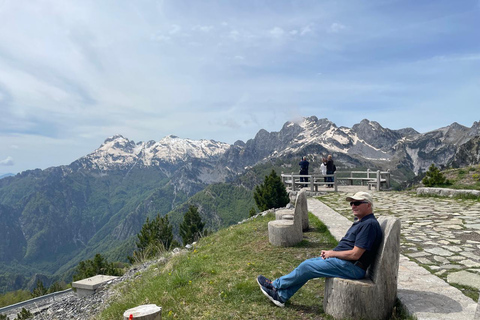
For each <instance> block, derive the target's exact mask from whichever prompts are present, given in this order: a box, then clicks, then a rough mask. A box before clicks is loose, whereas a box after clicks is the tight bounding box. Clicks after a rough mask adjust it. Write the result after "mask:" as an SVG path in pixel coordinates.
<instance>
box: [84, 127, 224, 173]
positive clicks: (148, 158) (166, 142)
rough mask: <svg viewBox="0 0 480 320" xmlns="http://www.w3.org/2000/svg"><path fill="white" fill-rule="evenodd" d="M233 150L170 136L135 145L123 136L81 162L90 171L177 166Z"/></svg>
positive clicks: (106, 144) (218, 143)
mask: <svg viewBox="0 0 480 320" xmlns="http://www.w3.org/2000/svg"><path fill="white" fill-rule="evenodd" d="M229 147H230V145H229V144H227V143H223V142H217V141H213V140H190V139H181V138H179V137H176V136H173V135H169V136H167V137H165V138H163V139H161V140H160V141H158V142H155V141H148V142H141V141H140V142H138V143H135V142H134V141H131V140H129V139H127V138H124V137H123V136H122V135H115V136H113V137H110V138H108V139H106V140H105V142H104V143H103V144H102V145H101V146H100V147H99V148H98V149H96V150H95V151H94V152H92V153H91V154H89V155H87V156H85V157H83V158H80V159H79V160H80V162H83V163H84V165H87V164H88V165H89V166H90V168H95V169H100V170H108V169H118V168H121V167H126V168H128V167H132V166H135V165H139V166H159V165H161V164H171V165H176V164H179V163H185V162H188V161H192V160H194V159H198V160H212V159H216V158H218V157H219V156H221V155H222V154H224V153H225V151H226V150H227V149H228V148H229Z"/></svg>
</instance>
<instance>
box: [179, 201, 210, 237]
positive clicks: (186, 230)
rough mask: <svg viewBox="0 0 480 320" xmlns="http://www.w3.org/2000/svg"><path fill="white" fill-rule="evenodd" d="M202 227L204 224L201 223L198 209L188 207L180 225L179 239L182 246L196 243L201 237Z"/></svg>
mask: <svg viewBox="0 0 480 320" xmlns="http://www.w3.org/2000/svg"><path fill="white" fill-rule="evenodd" d="M204 226H205V223H203V222H202V218H201V217H200V214H199V213H198V208H197V207H195V206H192V205H190V207H189V208H188V211H187V212H186V213H185V216H184V217H183V222H182V223H181V224H180V237H182V240H183V244H184V245H186V244H188V243H192V242H194V241H197V240H198V239H199V238H200V237H201V236H202V235H203V227H204Z"/></svg>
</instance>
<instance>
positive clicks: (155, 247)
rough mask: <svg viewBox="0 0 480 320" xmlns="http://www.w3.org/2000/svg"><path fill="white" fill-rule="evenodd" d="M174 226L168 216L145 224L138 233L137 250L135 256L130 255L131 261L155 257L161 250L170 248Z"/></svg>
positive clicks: (158, 217)
mask: <svg viewBox="0 0 480 320" xmlns="http://www.w3.org/2000/svg"><path fill="white" fill-rule="evenodd" d="M172 230H173V228H172V226H171V225H170V222H169V221H168V216H165V217H160V215H159V214H157V216H156V217H155V219H153V220H150V219H149V218H147V221H146V222H145V223H144V224H143V226H142V230H140V232H139V233H138V234H137V239H138V241H137V242H136V243H135V245H136V246H137V250H135V251H134V252H133V257H128V260H129V261H130V263H135V262H139V261H143V260H146V259H150V258H152V257H155V256H156V255H158V254H159V253H160V252H163V251H165V250H169V249H170V247H171V246H172V243H173V231H172Z"/></svg>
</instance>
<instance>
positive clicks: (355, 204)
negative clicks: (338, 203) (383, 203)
mask: <svg viewBox="0 0 480 320" xmlns="http://www.w3.org/2000/svg"><path fill="white" fill-rule="evenodd" d="M362 203H368V202H367V201H352V202H350V206H356V207H358V206H359V205H361V204H362Z"/></svg>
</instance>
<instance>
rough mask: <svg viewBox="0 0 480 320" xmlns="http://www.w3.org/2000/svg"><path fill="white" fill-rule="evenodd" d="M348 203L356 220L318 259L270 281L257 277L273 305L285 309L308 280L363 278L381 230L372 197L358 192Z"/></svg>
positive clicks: (375, 251) (379, 239) (371, 261)
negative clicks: (333, 246)
mask: <svg viewBox="0 0 480 320" xmlns="http://www.w3.org/2000/svg"><path fill="white" fill-rule="evenodd" d="M346 200H347V201H350V206H351V207H352V212H353V215H354V216H355V218H356V219H355V221H354V222H353V224H352V226H351V227H350V229H348V231H347V233H346V234H345V236H344V237H343V238H342V240H340V242H339V243H338V245H337V246H336V247H335V248H334V249H333V250H322V253H321V255H320V257H317V258H311V259H307V260H305V261H303V262H302V263H300V265H299V266H298V267H297V268H296V269H295V270H293V271H292V272H291V273H289V274H287V275H285V276H282V277H280V278H278V279H276V280H274V281H271V280H269V279H267V278H265V277H264V276H262V275H260V276H258V277H257V282H258V285H259V286H260V290H262V292H263V294H265V295H266V296H267V297H268V298H269V299H270V300H271V301H272V302H273V303H274V304H275V305H277V306H279V307H284V306H285V302H286V301H287V300H288V299H290V298H291V297H292V296H293V295H294V294H295V293H296V292H297V291H298V289H300V288H301V287H302V286H303V285H304V284H305V283H307V281H308V280H310V279H314V278H321V277H337V278H344V279H362V278H364V277H365V273H366V270H367V268H368V266H369V265H370V264H371V263H373V261H374V260H375V257H376V254H377V251H378V248H379V246H380V243H381V242H382V229H381V227H380V224H379V223H378V221H377V219H376V218H375V216H374V215H373V200H372V196H371V195H370V194H369V193H367V192H357V193H356V194H355V195H354V196H352V197H347V198H346Z"/></svg>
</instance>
